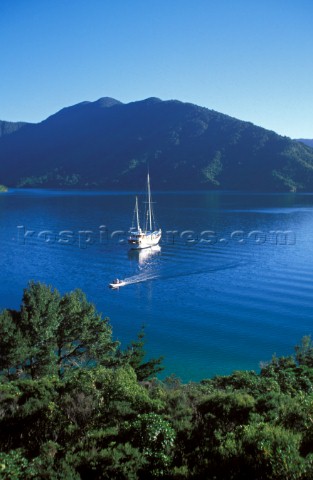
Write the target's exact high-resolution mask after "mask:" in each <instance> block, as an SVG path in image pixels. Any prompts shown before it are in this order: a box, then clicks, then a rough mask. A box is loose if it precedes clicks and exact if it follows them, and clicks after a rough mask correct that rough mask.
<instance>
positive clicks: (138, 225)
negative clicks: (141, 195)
mask: <svg viewBox="0 0 313 480" xmlns="http://www.w3.org/2000/svg"><path fill="white" fill-rule="evenodd" d="M135 211H136V221H137V230H140V224H139V211H138V197H137V196H136V206H135Z"/></svg>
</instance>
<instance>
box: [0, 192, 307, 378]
mask: <svg viewBox="0 0 313 480" xmlns="http://www.w3.org/2000/svg"><path fill="white" fill-rule="evenodd" d="M154 200H155V201H156V202H157V203H156V206H155V209H156V213H157V217H158V220H159V224H160V226H161V227H162V229H163V231H164V232H166V231H177V233H175V234H173V233H169V234H165V233H164V234H163V241H162V243H161V246H160V249H155V250H152V251H142V252H140V253H138V252H130V251H129V248H128V246H127V244H125V242H124V238H125V236H124V234H123V233H122V231H123V230H127V229H128V228H129V226H130V224H131V219H132V212H133V205H134V194H133V193H124V194H121V193H103V192H93V193H84V192H58V191H53V192H52V191H48V192H47V191H39V190H27V191H25V190H24V191H23V190H20V191H11V192H9V193H8V194H2V195H0V241H1V249H0V261H1V272H2V275H1V277H2V280H1V285H0V307H1V308H4V307H10V308H18V307H19V305H20V302H21V296H22V290H23V288H25V287H26V285H27V282H28V281H29V280H40V281H42V282H45V283H47V284H50V285H53V286H55V287H57V288H58V289H59V290H60V291H61V292H62V293H64V292H66V291H70V290H73V289H74V288H77V287H78V288H81V289H82V290H84V291H85V292H86V294H87V296H88V298H89V300H91V301H92V302H94V303H95V304H96V306H97V308H98V310H99V311H101V312H102V313H103V315H104V316H108V317H109V318H110V320H111V324H112V326H113V332H114V337H115V338H118V339H119V340H120V341H121V342H122V345H124V346H126V345H127V344H128V343H129V342H130V341H131V340H132V339H135V338H136V334H137V332H138V331H139V330H140V328H141V326H142V325H143V324H144V325H145V326H146V350H147V352H148V355H150V356H159V355H164V356H165V362H164V363H165V366H166V371H165V375H169V374H171V373H175V374H176V375H178V376H179V377H181V378H182V379H183V380H184V381H189V380H199V379H202V378H205V377H209V376H212V375H215V374H227V373H230V372H232V371H233V370H238V369H256V370H257V369H258V368H259V364H260V362H264V361H267V360H269V359H270V358H271V356H272V354H273V353H274V352H275V353H276V354H277V355H283V354H285V355H286V354H289V353H291V352H292V351H293V347H294V345H295V344H296V343H298V342H300V340H301V337H302V336H303V335H307V334H311V333H313V309H312V307H313V281H312V280H313V269H312V264H313V235H312V232H313V194H312V195H296V194H282V195H249V194H238V193H235V194H234V193H229V192H224V193H188V192H186V193H173V192H171V193H155V194H154ZM118 230H119V231H120V233H113V232H116V231H118ZM28 231H32V232H33V233H27V232H28ZM43 231H45V232H46V233H42V232H43ZM64 231H66V232H65V233H64ZM86 231H88V232H87V233H86ZM186 231H188V232H186ZM208 231H210V232H211V233H208ZM279 231H285V232H286V231H287V232H288V233H287V234H285V235H282V234H279V233H277V232H279ZM61 232H63V233H61ZM79 232H81V233H79ZM213 232H214V233H213ZM116 277H119V278H122V279H124V278H126V279H127V281H128V282H129V284H128V285H127V286H125V287H123V288H121V289H120V290H119V291H112V290H109V289H108V288H107V284H108V283H109V282H110V281H112V280H113V279H114V278H116Z"/></svg>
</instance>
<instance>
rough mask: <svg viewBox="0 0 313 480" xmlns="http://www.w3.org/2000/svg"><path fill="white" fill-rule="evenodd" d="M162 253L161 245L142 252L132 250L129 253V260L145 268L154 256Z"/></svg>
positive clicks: (144, 249)
mask: <svg viewBox="0 0 313 480" xmlns="http://www.w3.org/2000/svg"><path fill="white" fill-rule="evenodd" d="M160 253H161V247H160V245H155V246H154V247H149V248H143V249H141V250H134V249H130V250H129V251H128V258H129V260H131V261H134V262H137V263H138V264H139V265H141V266H144V265H145V264H146V263H147V261H148V260H149V259H151V257H152V256H154V255H158V254H160Z"/></svg>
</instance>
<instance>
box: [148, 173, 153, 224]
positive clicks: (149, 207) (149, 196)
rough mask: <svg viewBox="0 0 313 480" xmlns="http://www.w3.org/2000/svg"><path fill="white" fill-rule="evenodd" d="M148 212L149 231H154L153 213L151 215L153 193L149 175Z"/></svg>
mask: <svg viewBox="0 0 313 480" xmlns="http://www.w3.org/2000/svg"><path fill="white" fill-rule="evenodd" d="M148 212H149V230H150V232H151V231H152V213H151V191H150V175H149V173H148Z"/></svg>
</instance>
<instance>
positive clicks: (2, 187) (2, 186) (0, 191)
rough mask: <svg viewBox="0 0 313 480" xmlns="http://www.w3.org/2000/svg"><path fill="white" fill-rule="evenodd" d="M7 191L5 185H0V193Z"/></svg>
mask: <svg viewBox="0 0 313 480" xmlns="http://www.w3.org/2000/svg"><path fill="white" fill-rule="evenodd" d="M7 191H8V187H6V186H5V185H1V184H0V193H5V192H7Z"/></svg>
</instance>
